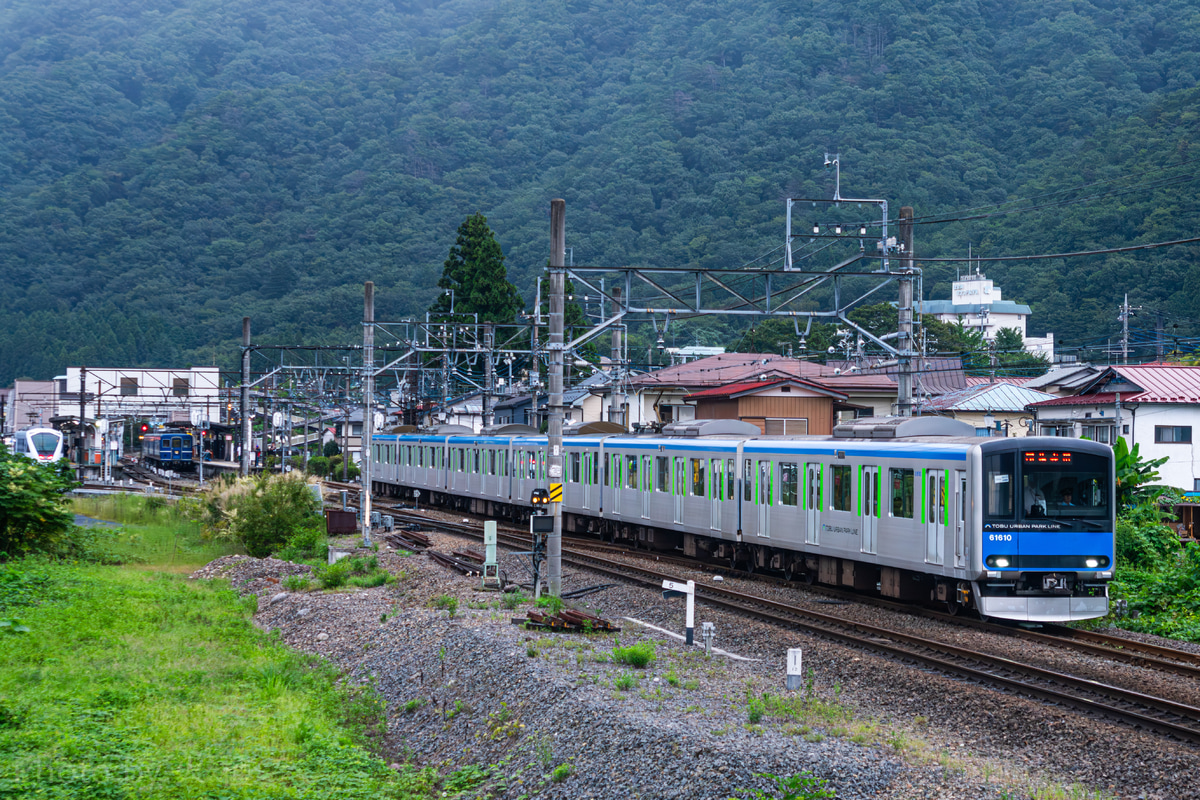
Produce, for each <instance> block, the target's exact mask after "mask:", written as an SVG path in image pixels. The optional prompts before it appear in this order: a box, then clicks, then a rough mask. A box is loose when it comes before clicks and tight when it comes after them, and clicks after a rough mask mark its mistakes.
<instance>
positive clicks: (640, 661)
mask: <svg viewBox="0 0 1200 800" xmlns="http://www.w3.org/2000/svg"><path fill="white" fill-rule="evenodd" d="M612 653H613V660H614V661H617V662H619V663H621V664H628V665H629V666H631V667H637V668H638V669H644V668H645V667H646V666H647V665H648V664H650V663H651V662H652V661H654V657H655V652H654V645H653V644H651V643H650V642H641V643H640V644H631V645H629V647H614V648H613V651H612Z"/></svg>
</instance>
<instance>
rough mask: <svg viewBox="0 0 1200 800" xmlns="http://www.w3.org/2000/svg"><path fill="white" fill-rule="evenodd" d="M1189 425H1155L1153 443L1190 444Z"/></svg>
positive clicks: (1190, 429)
mask: <svg viewBox="0 0 1200 800" xmlns="http://www.w3.org/2000/svg"><path fill="white" fill-rule="evenodd" d="M1191 441H1192V426H1191V425H1155V426H1154V442H1155V443H1156V444H1191Z"/></svg>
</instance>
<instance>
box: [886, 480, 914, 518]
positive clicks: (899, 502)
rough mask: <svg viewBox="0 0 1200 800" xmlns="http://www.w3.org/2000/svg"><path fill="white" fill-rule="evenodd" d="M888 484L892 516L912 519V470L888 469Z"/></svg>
mask: <svg viewBox="0 0 1200 800" xmlns="http://www.w3.org/2000/svg"><path fill="white" fill-rule="evenodd" d="M888 485H889V486H891V494H892V516H893V517H899V518H901V519H912V517H913V471H912V470H911V469H889V470H888Z"/></svg>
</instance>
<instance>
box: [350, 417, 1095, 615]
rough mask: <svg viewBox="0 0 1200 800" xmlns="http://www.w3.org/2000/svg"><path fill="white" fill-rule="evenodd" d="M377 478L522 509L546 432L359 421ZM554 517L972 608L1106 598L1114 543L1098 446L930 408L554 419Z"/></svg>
mask: <svg viewBox="0 0 1200 800" xmlns="http://www.w3.org/2000/svg"><path fill="white" fill-rule="evenodd" d="M373 443H374V444H373V448H374V449H373V451H372V456H371V481H372V486H373V489H374V490H375V491H377V492H382V493H387V494H393V495H397V496H412V493H413V492H414V491H420V492H421V497H422V499H423V500H428V501H430V502H432V503H434V504H436V505H442V506H448V507H453V508H458V509H461V510H464V511H471V512H474V513H478V514H483V515H489V516H495V517H507V518H516V519H519V518H522V517H523V516H527V515H528V513H529V508H530V501H529V498H530V495H531V493H532V491H533V490H534V489H545V488H547V487H548V485H549V484H550V483H558V482H559V481H558V480H554V481H551V480H549V479H548V478H547V475H546V437H545V436H541V435H537V434H536V433H535V432H533V431H532V430H530V429H524V430H519V429H514V427H513V426H508V427H507V428H501V429H498V430H497V431H495V432H492V433H491V434H490V435H479V434H472V433H470V432H453V431H449V430H445V429H443V430H441V431H439V432H436V433H433V432H431V433H414V434H380V435H377V436H375V437H374V439H373ZM564 471H565V473H566V474H565V475H564V476H563V479H562V480H561V482H562V484H563V489H564V497H563V529H564V531H568V532H590V533H593V534H596V535H599V536H602V537H604V538H607V539H613V540H618V541H621V540H623V541H628V542H630V543H633V544H635V545H637V546H640V547H646V548H651V549H657V550H679V551H682V552H683V553H685V554H687V555H690V556H699V557H705V558H709V559H713V560H717V561H721V562H725V563H730V564H734V565H737V566H741V567H743V568H747V569H763V570H773V571H776V572H778V573H779V574H781V575H783V576H785V577H787V578H789V579H791V578H793V577H796V578H800V579H802V580H805V581H808V582H820V583H823V584H829V585H837V586H852V587H854V588H856V589H860V590H866V591H877V592H879V593H880V594H882V595H884V596H886V597H891V598H897V599H902V600H909V601H913V602H928V601H931V600H932V601H935V602H939V603H944V604H945V605H946V606H947V607H948V608H950V609H951V610H957V609H959V608H971V609H974V610H975V611H976V612H977V613H979V614H980V615H981V616H983V617H996V618H1004V619H1012V620H1022V621H1044V622H1048V621H1067V620H1080V619H1088V618H1093V617H1100V616H1104V615H1105V614H1106V613H1107V612H1108V582H1109V580H1110V579H1111V578H1112V569H1113V557H1114V531H1115V518H1114V514H1115V509H1114V502H1113V498H1114V472H1113V455H1112V450H1111V449H1110V448H1109V447H1108V446H1106V445H1103V444H1099V443H1096V442H1090V441H1086V440H1079V439H1064V438H1050V437H1023V438H1011V439H1008V438H977V437H976V436H975V431H974V428H972V427H971V426H969V425H967V424H965V423H962V422H957V421H954V420H949V419H943V418H939V417H919V418H899V417H887V418H875V419H867V420H858V421H856V422H854V423H850V424H845V425H840V426H838V427H837V428H836V429H835V432H834V435H833V436H826V437H818V436H814V437H776V436H762V435H761V434H760V433H759V431H758V429H757V428H756V427H754V426H753V425H750V424H749V423H744V422H739V421H736V420H710V421H704V420H700V421H696V422H690V423H677V424H675V425H672V426H668V427H667V428H666V429H665V430H664V432H663V433H662V434H657V435H628V434H592V435H589V434H579V435H564Z"/></svg>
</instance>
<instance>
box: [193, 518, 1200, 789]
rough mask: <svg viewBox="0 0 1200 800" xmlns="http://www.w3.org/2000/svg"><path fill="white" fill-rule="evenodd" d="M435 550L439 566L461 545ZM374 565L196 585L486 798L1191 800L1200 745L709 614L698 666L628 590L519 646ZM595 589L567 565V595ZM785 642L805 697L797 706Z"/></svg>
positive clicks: (387, 740) (433, 569)
mask: <svg viewBox="0 0 1200 800" xmlns="http://www.w3.org/2000/svg"><path fill="white" fill-rule="evenodd" d="M432 538H433V541H434V548H435V549H437V550H439V551H441V552H446V553H449V552H451V551H453V550H455V549H459V548H461V547H463V546H464V544H467V541H466V540H464V539H460V538H458V537H455V536H450V535H447V534H432ZM378 555H379V561H380V564H381V566H383V567H385V568H386V569H387V570H388V571H389V572H391V573H392V574H393V575H396V576H397V577H398V580H397V581H396V583H394V584H391V585H388V586H382V587H378V588H374V589H366V590H356V591H339V592H321V591H316V590H310V591H305V592H289V591H287V590H286V589H285V588H283V587H284V581H285V579H286V577H287V576H289V575H305V574H308V573H310V572H311V568H310V567H307V566H303V565H297V564H292V563H290V562H285V561H279V560H276V559H261V560H260V559H251V558H247V557H243V556H230V557H227V558H224V559H219V560H218V561H215V562H213V563H212V564H210V565H208V566H206V567H204V568H203V569H201V570H200V571H198V572H197V573H196V575H195V577H202V578H224V579H228V580H229V581H230V583H231V585H232V586H233V588H234V589H235V590H236V591H238V592H239V593H242V594H247V593H254V594H256V595H258V597H259V605H258V608H259V611H258V613H257V614H256V616H255V622H256V624H258V625H259V626H260V627H262V628H264V629H267V630H277V631H278V632H279V634H280V636H281V637H282V639H283V641H284V642H285V643H287V644H288V645H290V646H292V647H295V648H297V649H300V650H304V651H307V652H311V653H315V654H318V655H320V656H322V657H324V658H327V659H329V660H330V661H331V662H333V663H334V664H336V665H337V666H338V667H339V668H340V669H341V670H342V671H343V673H344V674H345V675H346V679H347V681H348V682H349V683H351V684H355V685H363V684H372V685H374V687H375V688H376V690H377V691H378V692H379V694H380V695H381V697H382V698H383V700H384V701H385V703H386V709H387V733H386V736H385V737H384V739H383V741H380V742H379V743H378V749H379V751H380V752H381V753H382V754H383V755H384V756H385V757H386V758H388V759H389V760H390V761H393V762H397V763H398V762H402V761H403V762H411V763H414V764H417V765H419V766H434V767H436V768H438V769H439V770H440V771H442V772H443V773H445V772H449V771H452V770H454V769H457V768H461V767H465V766H469V765H478V766H481V767H488V766H491V767H492V770H491V775H492V779H491V780H490V782H489V784H487V785H488V786H490V787H491V794H490V795H489V794H487V793H486V792H485V790H484V789H482V788H481V789H479V791H478V796H491V797H498V798H500V797H503V798H518V797H522V796H528V797H544V798H627V797H628V798H697V799H698V800H699V799H705V800H707V799H708V798H712V799H713V800H725V798H730V797H745V796H747V794H748V792H746V791H743V790H746V789H750V788H757V789H762V790H769V789H771V788H773V787H772V784H771V782H770V781H768V780H767V779H765V778H760V777H756V775H759V774H761V773H769V774H772V775H778V776H791V775H795V774H798V773H801V772H805V771H809V772H811V773H812V774H813V775H814V776H817V777H819V778H821V779H824V780H825V781H827V788H829V789H831V790H836V793H837V794H836V796H837V797H838V798H877V799H879V800H908V799H909V798H947V799H948V800H957V799H958V798H962V800H968V799H970V800H976V798H1019V797H1037V798H1046V799H1047V800H1049V799H1050V798H1059V797H1062V798H1076V797H1079V798H1084V797H1087V798H1092V797H1097V798H1104V797H1117V798H1147V800H1149V799H1150V798H1155V799H1157V798H1161V799H1162V800H1168V799H1169V800H1176V798H1178V799H1179V800H1183V799H1184V798H1200V788H1198V787H1196V786H1195V785H1194V781H1193V780H1192V776H1193V775H1195V774H1200V770H1198V769H1197V768H1198V767H1200V763H1198V759H1197V755H1196V753H1195V752H1194V749H1193V748H1191V747H1189V746H1186V745H1181V744H1177V743H1172V742H1169V741H1167V740H1165V739H1163V738H1162V737H1158V736H1154V735H1149V734H1143V733H1139V732H1137V731H1134V730H1132V729H1130V728H1126V727H1122V726H1118V725H1113V724H1108V723H1104V722H1101V721H1097V720H1092V719H1089V718H1087V717H1085V716H1082V715H1080V714H1077V713H1075V712H1072V711H1069V710H1065V709H1058V708H1054V707H1049V706H1046V705H1044V704H1041V703H1038V702H1036V701H1033V700H1028V699H1025V698H1022V697H1017V696H1013V695H1009V694H1004V693H1001V692H998V691H995V690H993V689H988V688H984V687H980V686H976V685H973V684H970V683H966V682H963V681H958V680H954V679H951V678H949V677H946V676H943V675H938V674H935V673H930V672H926V671H923V670H919V669H916V668H912V667H909V666H905V665H903V664H898V663H895V662H892V661H889V660H886V659H883V658H880V657H876V656H873V655H871V654H868V653H864V652H860V651H856V650H853V649H850V648H847V647H843V646H840V645H837V644H833V643H829V642H827V641H823V640H820V639H815V638H813V637H810V636H807V635H805V634H802V633H799V632H795V631H786V630H783V629H780V628H779V627H776V626H772V625H768V624H766V623H762V622H758V621H754V620H748V619H746V618H744V617H741V616H738V615H733V614H728V613H724V612H720V611H717V610H713V609H710V608H706V607H704V606H703V605H702V604H698V606H697V622H696V624H697V630H698V629H699V624H700V622H701V621H710V622H714V623H715V624H716V628H717V641H716V643H715V644H716V647H718V648H721V649H723V650H724V651H727V652H728V654H729V655H720V654H714V655H713V656H712V657H711V658H706V657H705V655H704V652H703V650H702V649H700V648H698V647H690V648H689V647H687V646H686V645H685V644H684V643H683V642H682V641H680V640H678V639H676V638H674V637H672V636H670V635H669V634H668V633H665V632H663V631H664V630H665V631H670V632H678V633H682V631H683V624H684V621H683V602H682V601H681V600H664V599H663V598H662V596H661V594H660V593H657V592H653V591H650V590H646V589H642V588H638V587H632V586H616V587H613V588H609V589H606V590H604V591H603V592H599V593H597V594H594V595H589V596H588V597H586V598H585V599H584V601H582V602H580V603H579V604H578V605H579V607H580V608H582V609H584V610H587V611H591V612H598V613H600V614H601V615H602V616H604V617H605V618H606V619H609V620H613V621H616V622H618V623H619V624H621V625H622V626H623V630H622V631H621V633H619V634H571V633H548V632H542V631H537V630H528V629H525V628H523V627H521V626H518V625H514V624H512V618H514V617H517V618H523V617H524V615H525V612H526V611H527V610H528V609H529V608H530V607H531V605H530V604H529V603H528V602H526V603H523V604H521V605H519V606H517V607H516V608H515V609H509V608H506V607H505V605H504V600H505V595H501V594H499V593H496V592H483V591H479V580H478V578H466V577H463V576H461V575H459V574H458V573H456V572H453V571H451V570H448V569H446V568H445V567H442V566H439V565H438V564H436V563H434V562H433V561H432V560H431V559H429V558H428V557H426V556H423V555H409V556H403V555H399V554H395V553H391V552H388V551H386V550H385V551H383V552H380V553H379V554H378ZM501 566H502V567H503V568H504V569H505V570H507V572H508V574H509V575H510V576H511V577H518V576H520V575H521V574H523V572H524V570H523V568H522V565H521V560H520V559H519V558H518V557H516V556H512V555H504V554H503V553H502V556H501ZM688 578H693V579H695V580H697V581H698V582H699V581H705V580H707V581H711V580H712V579H713V578H712V576H711V575H706V574H704V573H696V574H695V575H686V574H681V575H680V579H681V580H686V579H688ZM726 581H727V582H728V583H730V584H735V583H737V581H736V579H735V578H732V577H728V576H727V577H726ZM605 582H609V579H603V578H598V577H595V576H591V575H588V574H587V573H586V572H572V571H570V570H569V569H568V571H567V574H566V575H565V576H564V591H568V590H570V589H574V588H579V587H584V586H590V585H594V584H599V583H605ZM439 598H454V599H455V600H457V608H456V609H455V611H454V612H453V613H451V612H450V611H449V610H447V609H446V608H444V607H442V608H438V607H436V605H437V600H438V599H439ZM510 602H511V601H510ZM441 605H442V606H445V605H448V603H447V601H446V600H445V599H443V600H442V602H441ZM853 613H854V614H855V616H856V617H857V616H861V615H863V614H867V615H870V614H875V613H881V614H889V615H890V618H891V619H892V620H893V622H891V623H887V624H894V619H895V616H896V615H895V614H891V613H890V612H877V611H876V610H873V609H872V610H867V608H866V607H858V606H856V607H855V608H854V610H853ZM881 624H883V623H881ZM920 624H926V623H920ZM660 629H662V630H660ZM981 635H983V634H981ZM637 642H650V643H652V644H653V645H654V647H655V651H656V655H657V657H656V659H655V660H654V661H653V662H652V663H651V664H650V665H649V666H647V667H646V668H645V669H635V668H633V667H629V666H625V665H623V664H619V663H614V661H613V659H612V650H613V648H614V646H618V645H619V646H628V645H630V644H634V643H637ZM794 647H799V648H802V649H803V653H804V671H805V686H804V688H802V689H800V690H798V691H796V692H787V691H786V690H785V686H784V685H785V677H786V676H785V672H786V654H787V650H788V648H794ZM1090 668H1091V669H1096V668H1097V667H1095V666H1094V665H1093V666H1092V667H1090ZM1102 668H1103V666H1102V665H1101V667H1100V669H1102ZM1064 669H1065V667H1064ZM1121 669H1123V670H1127V669H1128V667H1125V666H1122V667H1121ZM764 693H765V694H767V695H768V697H767V698H766V699H765V700H764V699H763V697H764ZM752 699H753V700H754V701H755V702H753V703H752V702H751V700H752ZM789 704H790V705H789ZM784 709H790V710H786V711H785V710H784ZM756 711H757V712H759V713H761V717H757V716H756V714H755V712H756ZM781 712H782V713H781ZM556 778H558V780H556ZM467 796H476V795H467ZM768 796H770V795H768Z"/></svg>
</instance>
